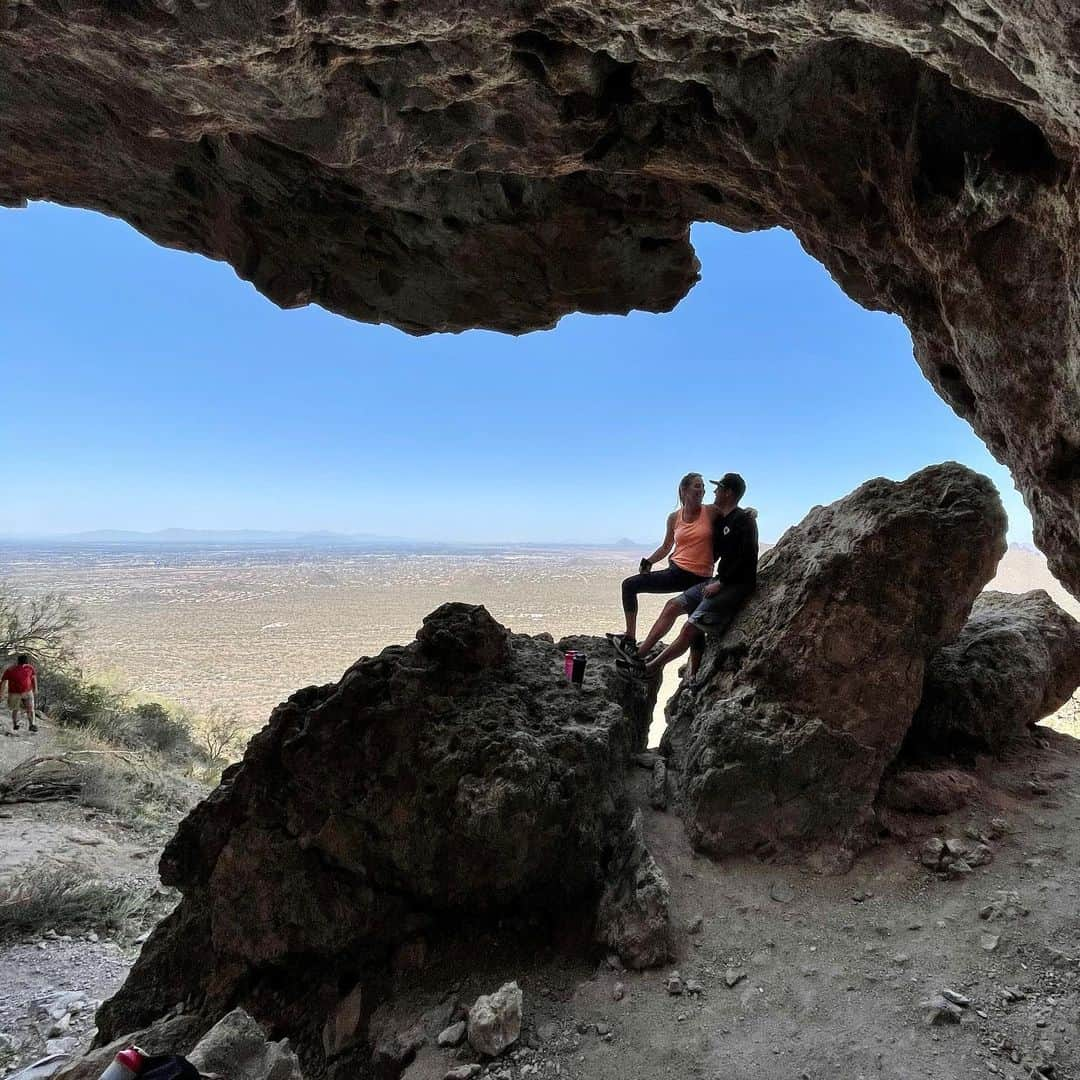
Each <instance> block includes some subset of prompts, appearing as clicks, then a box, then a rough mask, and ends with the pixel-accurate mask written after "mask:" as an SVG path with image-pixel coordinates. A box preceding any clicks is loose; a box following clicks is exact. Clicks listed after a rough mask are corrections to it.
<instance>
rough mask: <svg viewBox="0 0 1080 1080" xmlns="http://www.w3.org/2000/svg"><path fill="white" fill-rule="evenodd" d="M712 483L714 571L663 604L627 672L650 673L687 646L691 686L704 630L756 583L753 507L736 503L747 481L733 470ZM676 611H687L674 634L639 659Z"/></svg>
mask: <svg viewBox="0 0 1080 1080" xmlns="http://www.w3.org/2000/svg"><path fill="white" fill-rule="evenodd" d="M711 483H712V484H713V485H715V489H716V501H715V503H714V505H715V506H716V507H717V508H718V510H719V513H718V516H717V520H716V529H715V547H714V554H715V555H716V557H718V558H719V560H720V562H719V564H718V565H717V567H716V576H715V577H714V578H713V579H712V580H711V581H708V582H702V583H701V584H698V585H693V586H691V587H690V588H689V589H687V590H686V591H685V592H684V593H683V594H682V595H681V596H676V597H675V598H674V599H672V600H669V601H668V602H667V603H666V604H665V605H664V608H663V610H662V611H661V612H660V617H659V618H658V619H657V620H656V622H655V623H654V624H653V627H652V629H651V630H650V631H649V633H648V636H647V637H646V638H645V640H644V641H643V642H642V643H641V645H640V646H639V654H640V655H639V656H638V657H637V658H635V659H632V660H630V661H629V662H628V664H627V668H628V670H629V672H630V674H633V675H636V676H638V677H640V678H645V679H652V678H655V677H656V676H657V675H659V674H660V671H661V670H662V669H663V667H664V665H665V664H666V663H668V661H670V660H674V659H675V658H676V657H678V656H682V654H683V653H684V652H686V650H687V649H689V650H690V669H689V679H690V685H691V686H693V685H694V679H695V677H696V675H697V669H698V664H699V663H700V662H701V655H702V653H703V652H704V650H705V638H704V635H705V634H712V635H714V636H716V637H720V636H721V635H723V633H724V631H725V630H727V628H728V627H729V626H730V625H731V623H732V620H733V619H734V618H735V616H736V614H738V611H739V608H740V607H742V603H743V601H744V600H745V599H746V598H747V597H748V596H749V595H750V593H752V592H753V591H754V587H755V585H756V584H757V561H758V530H757V513H756V512H755V511H754V510H750V509H743V508H742V507H741V506H739V500H740V499H741V498H742V497H743V495H744V493H745V492H746V481H745V480H743V478H742V477H741V476H740V475H739V474H738V473H724V475H723V476H722V477H721V478H720V479H719V480H713V481H711ZM680 615H687V616H689V617H688V618H687V620H686V623H685V624H684V626H683V628H682V630H681V631H680V632H679V636H678V637H677V638H676V639H675V640H674V641H673V642H672V643H671V644H670V645H669V646H668V647H667V648H666V649H664V651H663V652H661V653H660V654H659V655H658V656H656V657H654V658H653V659H651V660H648V661H645V660H644V659H642V657H647V656H648V655H649V651H650V650H651V649H652V648H653V647H654V646H655V645H656V644H657V642H659V641H660V639H661V638H662V637H663V636H664V634H666V633H667V632H668V630H670V629H671V628H672V626H674V625H675V620H676V619H678V617H679V616H680Z"/></svg>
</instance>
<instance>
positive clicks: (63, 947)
mask: <svg viewBox="0 0 1080 1080" xmlns="http://www.w3.org/2000/svg"><path fill="white" fill-rule="evenodd" d="M39 726H40V731H39V733H38V734H37V735H33V736H32V735H30V733H29V732H28V731H27V730H26V725H25V723H24V724H23V725H22V730H21V731H20V732H17V733H13V732H12V731H11V723H10V717H9V714H8V712H7V710H6V709H4V710H0V731H2V734H0V773H4V772H7V771H8V770H9V769H11V768H13V767H14V766H15V765H17V764H18V763H19V762H21V761H23V760H25V759H26V758H29V757H34V756H44V755H46V754H50V753H55V752H57V750H58V747H57V745H56V743H55V740H54V738H53V727H52V724H51V723H50V722H49V721H48V720H45V719H41V720H39ZM165 839H166V837H165V836H163V835H160V834H158V835H154V834H148V833H146V832H142V831H137V830H134V829H131V828H129V827H125V824H124V823H122V822H119V821H117V820H115V819H114V818H112V817H111V816H110V815H108V814H106V813H103V812H102V811H99V810H91V809H89V808H87V807H83V806H78V805H76V804H74V803H68V802H49V803H16V804H9V805H4V806H0V883H3V882H4V881H6V880H8V879H9V878H10V877H11V875H13V874H17V873H18V872H19V871H21V870H24V869H28V868H32V867H33V868H40V867H48V866H56V867H59V866H63V867H70V868H73V869H75V870H77V871H79V872H81V873H83V874H85V876H86V877H87V878H88V879H94V880H102V881H110V882H112V881H116V882H122V883H124V884H125V885H126V886H128V887H131V888H133V889H134V888H138V889H147V890H150V889H153V888H154V887H156V885H157V859H158V855H159V854H160V851H161V846H162V844H163V843H164V841H165ZM44 930H45V931H46V932H45V933H43V934H40V935H34V936H33V937H31V938H28V939H26V940H23V941H18V942H12V943H7V944H0V991H2V992H0V1073H4V1072H10V1071H12V1070H14V1069H15V1068H17V1067H19V1066H20V1065H22V1064H25V1063H27V1062H29V1061H33V1060H35V1059H37V1058H40V1057H42V1056H43V1055H44V1054H45V1052H46V1047H47V1042H48V1036H49V1033H50V1032H51V1031H53V1029H54V1028H56V1026H57V1025H56V1023H55V1021H54V1020H53V1018H52V1017H50V1016H48V1009H49V1008H50V1007H51V1006H52V1004H53V1003H55V1002H57V1001H62V1000H65V999H64V998H63V995H68V997H69V999H70V1000H71V1003H72V1004H73V1005H74V1008H73V1009H69V1010H65V1012H67V1013H68V1014H69V1016H70V1019H69V1021H68V1023H67V1024H66V1025H61V1026H62V1030H57V1031H55V1033H54V1037H55V1038H60V1039H65V1040H67V1039H72V1040H75V1046H76V1047H81V1046H85V1045H87V1044H88V1042H89V1038H90V1035H91V1032H92V1030H93V1012H94V1008H95V1007H96V1003H97V1002H100V1001H102V1000H104V999H105V998H107V997H109V996H110V995H111V994H112V993H114V992H115V990H116V989H117V988H118V987H119V986H120V984H121V983H122V982H123V981H124V978H125V976H126V975H127V972H128V969H129V968H130V967H131V965H132V964H133V963H134V961H135V957H136V956H137V955H138V945H137V944H135V943H134V941H133V940H132V937H133V936H137V935H138V933H139V930H140V928H139V927H133V928H132V933H131V935H127V936H119V937H116V938H114V939H112V940H110V939H109V938H108V937H107V936H106V935H104V934H102V935H98V934H97V933H96V932H90V933H80V934H77V935H74V936H72V935H68V934H65V933H63V930H62V928H61V929H60V930H56V928H44ZM48 931H53V932H51V933H50V932H48ZM75 995H81V996H82V998H83V999H84V1000H85V1004H82V1005H80V1004H79V1001H78V998H77V997H76V996H75ZM4 1036H7V1039H5V1038H4Z"/></svg>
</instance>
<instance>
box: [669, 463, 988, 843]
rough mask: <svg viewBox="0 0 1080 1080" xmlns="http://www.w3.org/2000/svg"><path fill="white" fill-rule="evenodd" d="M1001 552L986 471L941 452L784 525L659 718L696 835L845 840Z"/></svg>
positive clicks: (858, 825) (865, 817)
mask: <svg viewBox="0 0 1080 1080" xmlns="http://www.w3.org/2000/svg"><path fill="white" fill-rule="evenodd" d="M1004 552H1005V513H1004V511H1003V510H1002V507H1001V502H1000V500H999V499H998V495H997V492H996V491H995V490H994V487H993V485H992V484H991V483H990V481H989V480H987V479H986V477H984V476H980V475H979V474H977V473H974V472H972V471H971V470H969V469H967V468H965V467H964V466H961V465H957V464H955V463H952V462H950V463H946V464H944V465H935V466H932V467H931V468H928V469H924V470H922V471H921V472H918V473H915V474H914V475H913V476H911V477H909V478H908V479H907V480H905V481H903V482H902V483H896V482H894V481H891V480H885V479H876V480H870V481H869V482H867V483H866V484H863V485H862V486H861V487H859V488H858V489H856V490H855V491H854V492H852V493H851V494H850V495H847V496H846V497H845V498H843V499H840V500H838V501H837V502H835V503H833V504H831V505H830V506H819V507H815V508H814V509H813V510H811V511H810V513H809V514H808V515H807V516H806V518H805V519H804V520H803V521H802V522H801V523H800V524H799V525H796V526H794V527H793V528H791V529H789V530H788V531H787V532H786V533H785V534H784V535H783V536H782V537H781V538H780V541H779V542H778V543H777V544H776V546H775V547H774V548H772V549H771V550H770V551H769V552H768V553H767V554H766V555H765V556H764V557H763V558H762V560H761V563H760V568H759V572H758V587H757V591H756V592H755V593H754V594H753V595H752V596H751V597H750V598H749V599H748V600H747V602H746V605H745V607H744V608H743V610H742V611H741V612H740V614H739V616H738V617H737V618H736V620H735V623H734V624H733V626H732V627H731V629H730V630H729V631H728V633H727V634H726V635H725V636H724V637H723V638H722V639H721V641H720V642H719V644H717V643H716V642H713V643H711V644H710V645H709V646H708V647H707V650H706V655H705V659H704V660H703V662H702V663H703V667H702V675H703V677H704V678H705V679H706V680H707V685H706V686H705V688H704V689H703V690H702V691H700V692H699V694H698V695H697V696H696V697H691V696H689V695H687V694H685V693H684V694H682V695H681V697H680V698H679V699H678V701H677V702H676V704H675V706H674V710H673V712H672V714H671V716H670V721H671V726H670V727H669V732H668V734H667V735H666V737H665V738H666V743H665V744H664V746H665V749H666V750H667V751H668V752H669V753H670V754H671V755H672V757H673V759H674V762H675V764H676V766H677V768H678V770H679V772H680V774H681V775H680V778H679V788H680V798H681V813H682V815H683V818H684V821H685V823H686V828H687V832H688V834H689V836H690V839H691V840H692V842H693V843H694V844H695V845H696V846H698V847H700V848H702V849H705V850H707V851H710V852H714V853H718V854H724V853H730V852H737V851H748V850H752V849H754V848H759V847H772V846H777V845H780V846H792V847H800V846H803V845H809V844H816V843H825V844H831V845H833V846H834V847H835V849H836V850H837V851H844V850H850V849H851V847H852V846H855V845H857V844H858V842H859V835H860V833H861V831H862V830H863V829H864V827H865V826H866V825H867V824H868V823H869V821H870V819H871V816H872V809H871V807H872V804H873V802H874V799H875V797H876V796H877V794H878V789H879V786H880V783H881V780H882V776H883V774H884V771H885V769H886V767H887V766H888V765H889V764H890V763H891V762H892V761H893V759H894V758H895V757H896V755H897V752H898V751H899V749H900V746H901V743H902V742H903V739H904V736H905V735H906V734H907V731H908V728H909V726H910V724H911V718H912V715H913V714H914V712H915V709H916V707H917V705H918V703H919V699H920V696H921V692H922V683H923V673H924V669H925V666H926V662H927V660H928V659H929V657H930V656H931V655H932V654H933V653H934V651H935V650H936V649H937V648H938V647H939V646H940V645H942V644H943V643H945V642H947V641H950V640H952V639H953V638H954V637H955V636H956V635H957V634H958V633H959V631H960V628H961V627H962V626H963V624H964V621H965V619H966V618H967V616H968V613H969V612H970V610H971V605H972V604H973V603H974V601H975V597H976V596H977V595H978V592H979V590H980V589H981V588H982V587H983V585H985V584H986V582H987V581H989V580H990V578H991V577H992V576H993V574H994V570H995V567H996V565H997V563H998V560H999V559H1000V558H1001V556H1002V555H1003V554H1004Z"/></svg>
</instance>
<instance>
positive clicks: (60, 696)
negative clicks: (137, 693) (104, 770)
mask: <svg viewBox="0 0 1080 1080" xmlns="http://www.w3.org/2000/svg"><path fill="white" fill-rule="evenodd" d="M40 683H41V690H42V693H41V709H42V712H44V713H45V714H46V715H48V716H49V717H50V718H51V719H53V720H54V721H55V722H56V723H57V724H59V725H60V726H61V727H67V728H78V729H81V730H83V731H85V732H87V733H88V734H90V735H92V736H94V737H96V738H98V739H101V740H103V741H105V742H107V743H111V744H112V745H114V746H123V747H128V748H130V749H132V750H150V751H153V752H154V753H158V754H162V755H164V756H166V757H169V758H172V759H173V760H175V761H179V762H189V761H191V760H192V759H193V758H194V757H196V756H197V754H198V748H197V747H196V746H195V744H194V742H193V741H192V737H191V720H190V718H189V717H188V716H187V715H186V714H185V713H183V712H182V711H181V710H179V709H175V708H170V707H169V706H166V705H163V704H161V703H159V702H156V701H148V702H141V703H138V704H136V703H134V702H133V701H132V700H131V697H130V695H129V694H127V693H125V692H124V691H122V690H117V689H114V688H113V687H110V686H104V685H102V684H101V683H97V682H88V681H86V680H84V679H83V678H82V676H81V675H80V674H79V673H78V672H77V671H73V670H71V669H68V670H63V669H59V670H52V671H48V672H47V673H45V674H44V675H43V676H42V677H41V679H40Z"/></svg>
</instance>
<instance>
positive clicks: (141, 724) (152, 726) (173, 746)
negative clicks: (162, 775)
mask: <svg viewBox="0 0 1080 1080" xmlns="http://www.w3.org/2000/svg"><path fill="white" fill-rule="evenodd" d="M130 713H131V715H130V718H129V721H128V727H129V733H130V738H131V740H132V743H133V745H135V746H140V747H145V748H146V749H147V750H154V751H156V752H157V753H159V754H165V755H167V756H173V757H177V756H190V754H191V752H192V750H193V749H194V746H193V745H192V741H191V721H190V720H189V719H188V717H187V716H186V715H185V714H184V713H182V712H179V711H177V710H175V709H167V708H166V707H165V706H164V705H161V704H159V703H158V702H156V701H147V702H144V703H143V704H141V705H136V706H135V707H134V708H133V709H131V710H130Z"/></svg>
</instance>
